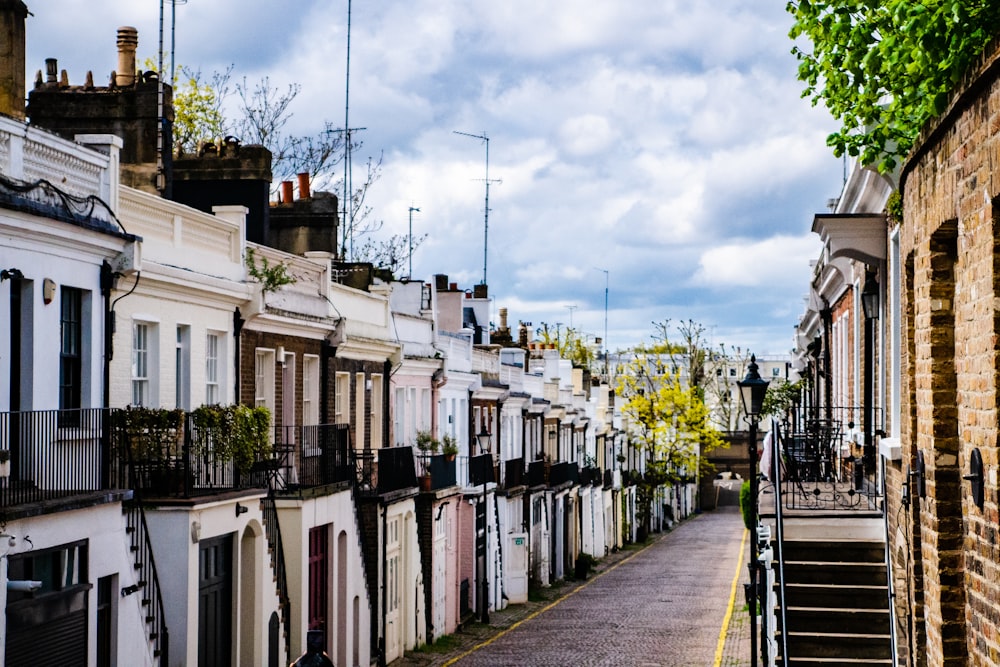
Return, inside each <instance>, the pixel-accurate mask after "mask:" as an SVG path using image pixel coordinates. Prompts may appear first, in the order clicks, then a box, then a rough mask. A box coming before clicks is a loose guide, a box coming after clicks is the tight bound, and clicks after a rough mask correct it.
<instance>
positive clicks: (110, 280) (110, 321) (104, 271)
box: [17, 260, 115, 489]
mask: <svg viewBox="0 0 1000 667" xmlns="http://www.w3.org/2000/svg"><path fill="white" fill-rule="evenodd" d="M114 282H115V276H114V273H113V272H112V271H111V265H110V264H109V263H108V261H107V260H104V261H103V262H101V296H102V297H104V369H103V370H104V388H103V394H104V395H103V398H102V403H103V407H104V409H105V411H107V410H108V408H110V407H111V357H112V355H113V354H114V349H115V348H114V314H113V311H112V310H111V290H112V287H113V286H114ZM17 335H18V336H20V333H18V334H17ZM17 409H19V410H20V406H18V407H17ZM101 459H102V460H101V477H102V478H103V479H102V484H101V488H104V489H106V488H108V487H110V486H111V484H110V483H111V429H110V428H108V427H107V426H106V427H105V428H102V429H101Z"/></svg>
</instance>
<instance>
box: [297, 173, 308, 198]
mask: <svg viewBox="0 0 1000 667" xmlns="http://www.w3.org/2000/svg"><path fill="white" fill-rule="evenodd" d="M298 177H299V199H309V172H307V171H304V172H302V173H301V174H298Z"/></svg>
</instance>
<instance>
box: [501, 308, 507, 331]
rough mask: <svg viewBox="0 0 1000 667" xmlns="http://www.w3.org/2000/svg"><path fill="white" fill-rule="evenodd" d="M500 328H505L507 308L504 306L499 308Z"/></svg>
mask: <svg viewBox="0 0 1000 667" xmlns="http://www.w3.org/2000/svg"><path fill="white" fill-rule="evenodd" d="M500 328H501V329H506V328H507V309H506V308H501V309H500Z"/></svg>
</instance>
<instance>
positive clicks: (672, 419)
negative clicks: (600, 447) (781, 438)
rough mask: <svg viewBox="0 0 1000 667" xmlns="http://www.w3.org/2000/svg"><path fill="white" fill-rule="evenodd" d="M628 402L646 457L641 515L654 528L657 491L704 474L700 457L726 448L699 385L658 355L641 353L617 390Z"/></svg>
mask: <svg viewBox="0 0 1000 667" xmlns="http://www.w3.org/2000/svg"><path fill="white" fill-rule="evenodd" d="M615 392H616V394H617V395H618V396H621V397H622V399H623V401H624V403H623V405H622V414H623V416H625V418H626V422H627V431H628V437H629V440H630V442H631V443H632V445H633V446H634V447H636V448H637V449H638V450H639V451H640V452H641V453H642V454H643V455H644V457H645V461H646V465H645V470H646V474H645V477H644V478H643V480H642V481H641V482H640V484H639V487H640V488H639V493H638V500H639V512H640V515H641V518H642V522H643V525H644V526H646V527H648V525H649V518H650V511H651V507H650V505H649V503H650V502H651V501H652V499H653V497H654V495H655V489H656V487H658V486H660V485H662V484H667V483H677V482H679V481H681V479H683V478H685V477H693V476H696V475H697V474H698V473H699V470H698V468H699V457H700V454H701V453H705V452H709V451H711V450H713V449H716V448H718V447H722V446H724V445H725V443H724V441H723V439H722V434H721V433H720V432H719V431H718V430H716V429H715V428H714V427H713V426H712V424H711V419H710V414H709V411H708V408H707V407H706V406H705V402H704V400H703V398H702V394H701V391H699V389H698V387H696V386H690V385H689V384H688V383H686V382H685V381H684V380H683V378H682V377H681V374H680V372H679V370H677V369H674V368H668V367H667V365H665V364H664V363H663V360H662V359H661V358H660V357H659V356H658V355H655V356H651V355H648V354H644V353H636V354H635V356H634V357H633V358H632V360H631V361H630V362H629V363H628V366H627V368H626V369H625V372H623V373H621V374H619V375H618V384H617V386H616V388H615Z"/></svg>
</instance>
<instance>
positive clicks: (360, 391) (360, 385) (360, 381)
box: [354, 373, 368, 449]
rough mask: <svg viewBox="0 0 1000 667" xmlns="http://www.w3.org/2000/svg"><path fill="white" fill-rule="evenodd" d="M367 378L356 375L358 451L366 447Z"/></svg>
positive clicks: (355, 426) (355, 416)
mask: <svg viewBox="0 0 1000 667" xmlns="http://www.w3.org/2000/svg"><path fill="white" fill-rule="evenodd" d="M366 380H367V378H366V377H365V374H364V373H355V374H354V446H355V447H357V448H358V449H364V447H365V422H366V421H368V420H367V419H366V418H365V417H366V415H365V391H366V388H365V382H366Z"/></svg>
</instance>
